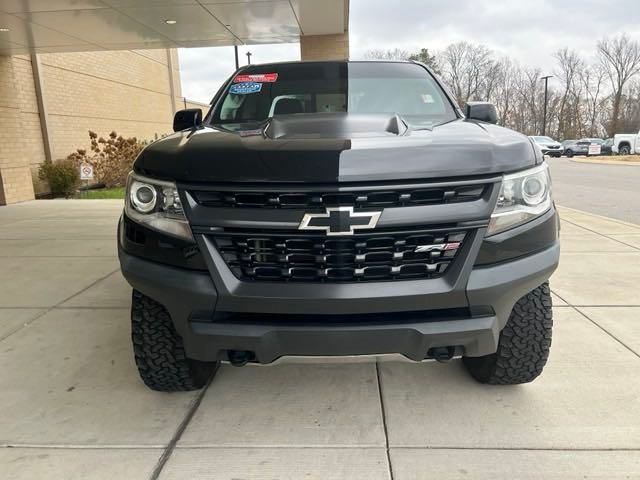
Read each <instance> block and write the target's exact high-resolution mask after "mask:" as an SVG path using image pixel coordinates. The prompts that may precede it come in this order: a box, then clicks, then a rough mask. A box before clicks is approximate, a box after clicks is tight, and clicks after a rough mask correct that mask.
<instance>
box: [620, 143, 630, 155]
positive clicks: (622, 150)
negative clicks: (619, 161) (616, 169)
mask: <svg viewBox="0 0 640 480" xmlns="http://www.w3.org/2000/svg"><path fill="white" fill-rule="evenodd" d="M630 153H631V147H630V146H629V145H622V146H621V147H620V155H629V154H630Z"/></svg>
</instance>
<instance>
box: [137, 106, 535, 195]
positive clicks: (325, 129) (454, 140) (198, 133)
mask: <svg viewBox="0 0 640 480" xmlns="http://www.w3.org/2000/svg"><path fill="white" fill-rule="evenodd" d="M320 115H323V117H320V116H318V117H316V118H312V119H311V120H309V121H310V122H311V123H313V125H309V124H306V125H301V123H305V122H301V121H300V120H301V116H297V118H294V117H296V116H295V115H289V116H283V117H280V118H278V119H277V120H276V119H273V120H272V121H271V123H270V124H268V125H267V124H260V125H256V124H254V125H245V126H243V128H242V129H240V130H235V131H230V130H225V129H223V128H218V127H211V126H205V127H202V128H199V129H195V130H190V131H182V132H178V133H175V134H173V135H170V136H167V137H165V138H163V139H161V140H158V141H156V142H154V143H152V144H151V145H149V146H148V147H146V148H145V149H144V150H143V152H142V153H141V154H140V156H139V157H138V159H137V160H136V162H135V165H134V170H135V171H136V172H138V173H141V174H144V175H149V176H152V177H156V178H160V179H166V180H175V181H177V182H188V183H199V182H215V183H226V182H249V183H251V182H255V183H262V182H293V183H334V182H361V181H380V180H404V179H412V180H420V179H424V180H426V179H434V178H445V177H457V176H467V175H487V174H500V173H504V172H510V171H516V170H521V169H524V168H527V167H531V166H533V165H535V164H536V163H539V162H541V161H542V155H541V154H540V153H539V152H538V151H537V149H535V148H533V145H532V144H531V142H530V140H529V139H528V138H527V137H526V136H524V135H521V134H519V133H516V132H514V131H512V130H509V129H506V128H502V127H498V126H495V125H490V124H484V123H476V122H471V121H464V120H456V121H453V122H449V123H446V124H443V125H440V126H436V127H434V128H432V129H425V130H412V129H406V126H405V125H404V124H402V127H400V126H399V125H398V124H397V123H394V120H393V117H392V118H391V119H390V118H389V117H388V116H381V117H380V118H378V119H376V118H373V117H372V116H367V118H366V119H363V118H357V116H354V115H348V114H336V115H331V114H320ZM305 117H309V116H308V115H305ZM323 122H324V123H323Z"/></svg>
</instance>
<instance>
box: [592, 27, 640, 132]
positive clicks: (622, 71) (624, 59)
mask: <svg viewBox="0 0 640 480" xmlns="http://www.w3.org/2000/svg"><path fill="white" fill-rule="evenodd" d="M598 56H599V58H600V63H601V64H602V66H603V67H604V68H605V69H606V72H607V76H608V77H609V81H610V82H611V88H612V90H613V110H612V113H611V121H610V123H609V125H608V128H607V130H608V133H609V135H614V134H615V133H617V132H618V129H619V122H620V104H621V101H622V95H623V93H624V87H625V85H627V83H628V82H629V80H630V79H631V78H632V77H633V76H634V75H637V74H638V73H639V72H640V43H638V42H637V41H635V40H631V39H630V38H629V37H628V36H627V35H626V34H622V35H620V36H619V37H616V38H613V39H608V38H605V39H603V40H601V41H599V42H598Z"/></svg>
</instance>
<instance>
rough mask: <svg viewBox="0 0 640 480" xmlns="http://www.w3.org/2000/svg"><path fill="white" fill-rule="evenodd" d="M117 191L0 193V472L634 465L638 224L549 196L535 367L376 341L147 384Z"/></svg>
mask: <svg viewBox="0 0 640 480" xmlns="http://www.w3.org/2000/svg"><path fill="white" fill-rule="evenodd" d="M120 205H121V204H120V202H118V201H105V200H100V201H90V200H85V201H42V202H30V203H26V204H19V205H14V206H9V207H2V208H0V225H1V226H2V228H0V278H2V279H3V281H2V288H1V289H0V365H2V367H3V368H2V373H0V391H2V395H0V471H1V472H4V473H2V474H0V477H2V479H3V480H4V479H7V480H9V479H12V480H13V479H20V480H22V479H29V480H31V479H39V478H48V479H70V480H75V479H78V480H89V479H127V480H135V479H150V478H156V477H155V476H154V475H155V474H157V475H158V477H157V478H160V479H163V480H169V479H205V478H206V479H215V480H231V479H260V480H262V479H269V480H271V479H276V478H277V479H280V480H282V479H291V480H294V479H295V480H301V479H321V480H334V479H335V480H338V479H340V480H342V479H349V480H359V479H362V480H365V479H366V480H378V479H380V480H382V479H390V478H392V479H397V480H418V479H420V480H422V479H425V478H438V477H441V478H447V479H449V480H457V479H473V480H484V479H486V480H489V479H502V478H505V479H506V478H508V479H511V478H517V479H519V480H521V479H534V478H536V479H539V478H544V479H551V478H558V479H559V478H562V479H582V478H584V477H585V476H588V477H589V478H607V479H623V478H639V477H640V420H639V419H640V381H639V380H640V320H639V319H640V289H639V288H640V287H639V286H640V226H637V225H632V224H628V223H624V222H620V221H617V220H611V219H607V218H604V217H598V216H595V215H591V214H587V213H584V212H580V211H577V210H572V209H566V208H561V216H562V232H561V235H562V242H563V243H562V258H561V266H560V268H559V270H558V272H557V273H556V274H555V275H554V277H553V278H552V281H551V288H552V291H553V293H554V302H555V304H554V305H555V330H554V338H553V346H552V351H551V357H550V360H549V364H548V365H547V368H546V370H545V372H544V373H543V375H542V376H541V377H540V378H539V379H538V380H536V381H535V382H534V383H532V384H529V385H523V386H518V387H491V386H484V385H479V384H477V383H475V382H474V381H473V380H472V379H471V378H470V376H469V375H468V374H467V373H466V372H465V371H464V369H463V367H462V365H461V362H460V361H453V362H451V363H449V364H445V365H441V364H437V363H432V362H427V363H420V364H416V363H411V362H408V361H404V360H403V359H401V358H395V357H393V358H387V357H385V358H381V359H379V360H378V361H376V360H375V359H374V360H371V359H347V360H344V359H332V360H327V361H324V362H319V361H309V360H306V361H302V360H300V361H295V360H288V361H286V362H283V363H282V364H279V365H277V366H271V367H261V366H247V367H244V368H240V369H239V368H234V367H230V366H223V367H222V368H221V370H220V371H219V373H218V375H217V377H216V379H215V381H214V382H213V383H212V384H211V386H210V387H209V388H208V389H207V390H206V391H203V392H196V393H185V394H160V393H154V392H151V391H149V390H148V389H146V388H145V387H144V385H142V383H141V382H140V381H139V379H138V376H137V372H136V369H135V366H134V363H133V358H132V354H131V346H130V339H129V334H130V332H129V330H130V327H129V306H130V289H129V287H128V286H127V285H126V284H125V282H124V280H123V279H122V277H121V275H120V273H119V269H118V262H117V258H116V243H115V228H116V222H117V218H118V215H119V213H120V209H121V206H120ZM9 447H11V448H9ZM154 472H155V473H154Z"/></svg>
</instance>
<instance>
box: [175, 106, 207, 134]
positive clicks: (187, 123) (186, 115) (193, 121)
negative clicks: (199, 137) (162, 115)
mask: <svg viewBox="0 0 640 480" xmlns="http://www.w3.org/2000/svg"><path fill="white" fill-rule="evenodd" d="M200 124H202V110H200V109H199V108H187V109H186V110H179V111H177V112H176V114H175V115H174V116H173V131H174V132H179V131H181V130H186V129H187V128H194V127H197V126H198V125H200Z"/></svg>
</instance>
